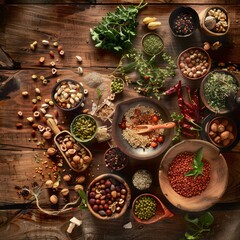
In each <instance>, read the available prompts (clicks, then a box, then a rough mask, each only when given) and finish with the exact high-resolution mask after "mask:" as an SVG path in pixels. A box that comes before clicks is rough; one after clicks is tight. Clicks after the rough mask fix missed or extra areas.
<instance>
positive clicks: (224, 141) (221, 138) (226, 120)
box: [200, 114, 239, 152]
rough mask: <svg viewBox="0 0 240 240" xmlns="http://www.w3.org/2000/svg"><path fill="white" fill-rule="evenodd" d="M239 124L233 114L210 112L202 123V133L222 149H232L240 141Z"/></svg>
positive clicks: (222, 150) (202, 135) (203, 136)
mask: <svg viewBox="0 0 240 240" xmlns="http://www.w3.org/2000/svg"><path fill="white" fill-rule="evenodd" d="M238 125H239V124H238V123H237V120H236V119H235V117H234V116H233V115H232V114H220V115H219V114H218V115H216V114H210V115H208V116H207V117H206V118H205V119H204V120H203V123H202V128H203V131H201V133H200V135H201V138H202V139H203V140H207V141H209V142H211V143H212V144H214V145H215V146H216V147H218V148H219V149H220V151H221V152H226V151H230V150H231V149H232V148H233V147H235V146H236V144H237V143H238V142H239V126H238Z"/></svg>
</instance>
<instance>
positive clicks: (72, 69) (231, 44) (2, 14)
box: [0, 0, 240, 240]
mask: <svg viewBox="0 0 240 240" xmlns="http://www.w3.org/2000/svg"><path fill="white" fill-rule="evenodd" d="M129 2H131V3H134V4H137V3H138V1H137V0H133V1H129ZM129 2H128V1H117V0H112V1H107V0H100V1H86V0H85V1H71V0H70V1H63V0H55V1H40V0H34V1H28V0H20V1H19V0H12V1H8V0H6V1H5V3H4V1H1V3H2V4H1V5H0V45H1V48H2V50H4V52H5V54H4V52H1V59H0V61H1V62H0V63H1V65H2V66H3V67H2V68H1V70H0V193H1V194H0V209H1V212H0V234H1V235H0V236H1V237H0V238H1V239H4V240H7V239H9V240H10V239H19V240H20V239H34V238H35V239H48V240H49V239H106V240H107V239H114V240H116V239H121V240H122V239H168V240H169V239H179V238H180V237H182V236H183V235H184V233H185V231H186V223H185V221H184V219H183V216H184V214H185V213H184V212H183V211H180V210H179V209H176V208H175V207H173V206H172V205H171V204H170V203H169V202H168V201H167V200H166V198H164V196H162V193H161V191H160V188H159V183H158V177H157V173H158V168H159V164H160V161H161V156H160V157H158V158H157V159H152V160H149V161H137V160H134V159H132V160H131V163H130V166H129V167H128V169H125V170H123V171H122V172H120V173H119V175H121V176H123V177H124V178H125V179H126V181H127V182H128V183H129V184H130V185H131V176H132V174H133V173H134V172H135V171H136V170H137V169H140V168H146V169H149V170H150V171H151V172H152V174H153V176H154V181H153V186H152V187H151V189H150V192H152V193H154V194H156V195H157V196H158V197H160V199H161V200H162V201H163V202H164V204H166V206H167V207H168V208H169V209H170V210H171V211H172V212H173V213H174V214H175V215H174V217H172V218H169V219H166V220H163V221H160V222H158V223H155V224H152V225H141V224H138V223H136V222H135V221H134V220H133V218H132V215H131V208H130V207H131V206H130V207H129V209H128V210H127V212H126V214H125V215H124V216H123V217H121V218H119V219H117V220H114V221H109V222H105V221H100V220H98V219H96V218H94V217H93V216H92V215H91V214H90V212H89V211H88V210H80V209H79V208H77V207H76V208H74V209H73V210H72V211H70V212H67V213H65V214H61V215H59V216H48V215H46V214H43V213H41V212H40V211H39V210H38V209H37V208H36V205H35V203H34V202H33V203H32V204H29V205H25V203H27V202H28V201H27V200H24V199H23V198H22V197H20V196H19V195H18V192H19V190H18V189H16V186H20V187H23V186H28V187H29V188H31V187H32V184H33V183H34V182H37V183H38V184H39V185H41V184H42V183H44V182H45V181H46V179H48V172H50V173H51V168H49V167H46V165H48V166H52V162H51V160H50V159H49V158H48V157H47V156H46V154H45V152H46V149H47V147H48V146H51V144H52V141H47V142H46V143H45V144H41V143H42V139H41V134H39V132H37V135H36V139H37V140H36V141H34V140H33V137H32V136H31V132H32V128H31V126H30V125H29V124H28V123H27V120H26V117H28V116H31V115H32V108H33V104H32V103H31V99H32V98H34V97H35V93H34V89H35V88H36V87H38V88H39V89H40V90H41V96H42V100H41V101H39V102H38V103H37V105H38V106H40V105H41V104H42V103H43V101H44V99H47V98H50V97H51V89H52V87H53V85H54V84H55V82H56V80H57V79H64V78H73V79H75V80H77V81H80V82H82V83H83V85H84V87H85V88H86V89H88V90H89V93H88V96H87V97H86V101H85V107H84V108H86V109H87V108H88V109H91V106H92V101H94V102H97V99H98V95H97V91H96V89H94V88H91V87H89V86H87V85H86V83H85V82H84V76H86V75H87V74H88V73H90V72H93V71H95V72H98V73H100V74H103V75H109V74H111V72H112V71H113V70H114V69H115V68H116V66H117V65H118V62H119V59H120V55H117V54H114V53H111V52H106V51H102V50H97V49H96V48H95V47H94V45H93V42H92V41H91V38H90V34H89V29H90V28H92V27H94V26H96V25H97V23H98V22H99V21H100V20H101V18H102V17H103V16H105V15H106V13H107V12H110V11H114V10H115V8H116V6H117V5H119V4H129ZM148 2H149V4H148V6H147V7H146V8H144V9H143V10H142V11H141V12H140V14H139V16H138V20H139V25H138V27H137V32H138V34H137V36H136V38H135V41H134V45H135V47H137V48H140V40H141V38H142V36H143V35H144V34H145V33H146V32H148V30H147V29H146V28H145V27H144V26H143V25H142V19H143V18H144V17H146V16H156V17H157V18H158V19H159V20H160V21H161V22H162V26H161V28H159V29H158V30H157V31H156V32H157V33H159V34H160V35H161V36H162V37H163V39H164V42H165V51H166V52H167V53H168V54H170V55H171V56H173V57H174V58H176V57H177V56H178V54H179V53H180V52H181V51H182V50H183V49H185V48H187V47H191V46H202V45H203V42H205V41H210V42H215V41H218V40H219V41H220V42H221V43H222V44H223V46H222V47H221V48H220V49H219V50H218V51H215V52H214V51H212V52H211V57H212V58H213V59H214V60H216V61H219V62H229V61H230V62H232V63H239V58H240V31H239V24H240V23H239V12H240V5H239V3H238V1H237V0H235V1H226V0H220V1H216V0H211V1H206V0H203V1H201V2H198V3H196V1H191V0H188V1H180V0H174V1H160V0H159V1H154V0H151V1H148ZM182 4H185V5H189V6H191V7H192V8H194V9H195V10H196V11H197V12H198V13H200V12H201V11H202V10H203V9H205V8H206V7H208V6H212V5H221V6H223V7H225V8H226V9H227V10H228V12H229V16H230V18H231V28H230V31H229V33H228V34H227V36H225V37H221V38H214V37H209V36H206V35H205V34H203V33H202V32H200V31H197V32H196V33H195V34H194V35H193V36H192V37H190V38H187V39H178V38H175V37H174V36H173V35H172V34H171V32H170V29H169V25H168V18H169V14H170V13H171V11H172V10H173V9H175V8H176V7H178V6H180V5H182ZM44 39H45V40H48V41H49V42H50V44H52V43H53V42H54V41H57V42H59V44H60V45H62V47H63V49H64V52H65V55H64V57H63V58H61V57H59V56H55V60H56V59H58V61H57V64H56V68H57V75H56V76H52V74H51V67H50V66H49V63H50V61H51V60H52V59H51V58H50V57H49V55H48V52H49V50H50V49H53V50H54V47H52V45H51V46H49V47H44V46H43V45H42V44H41V41H42V40H44ZM34 41H38V45H37V48H36V50H35V51H32V50H30V44H31V43H33V42H34ZM54 51H55V50H54ZM6 54H7V55H6ZM76 55H79V56H81V57H82V59H83V61H82V63H81V64H80V63H78V62H77V61H76V57H75V56H76ZM9 56H11V58H12V59H10V58H9ZM40 57H45V58H46V60H45V63H44V64H43V65H41V64H39V58H40ZM79 66H81V67H82V68H83V71H84V73H83V75H80V74H79V73H78V67H79ZM33 74H36V75H37V76H44V77H49V83H48V84H47V85H43V84H42V82H41V81H40V80H37V81H33V80H32V77H31V76H32V75H33ZM236 76H237V75H236ZM237 77H238V76H237ZM179 79H182V80H183V82H185V84H189V85H190V86H191V87H198V86H199V84H200V82H199V81H196V82H194V83H190V82H188V81H186V80H185V79H183V78H182V77H181V76H180V74H179V73H178V71H177V73H176V77H175V78H174V79H173V80H169V81H167V83H166V89H167V88H168V87H170V86H172V85H173V84H174V82H177V81H178V80H179ZM104 84H105V91H103V97H102V98H101V101H102V100H103V99H104V98H106V97H107V96H108V94H109V84H110V81H109V79H108V80H107V79H106V80H105V82H104ZM23 91H28V92H29V94H30V95H29V97H27V98H23V97H22V94H21V93H22V92H23ZM136 96H138V94H137V93H136V92H134V90H133V88H132V87H131V86H129V87H125V90H124V93H123V94H122V95H121V96H120V97H118V98H116V100H115V101H114V104H116V103H118V102H120V101H122V100H125V99H129V98H132V97H136ZM161 102H162V103H163V104H165V105H167V107H168V109H169V111H170V112H173V111H177V109H178V106H177V98H176V96H173V97H171V98H163V99H162V100H161ZM54 109H56V108H55V107H54ZM18 111H22V112H23V113H24V118H23V119H19V118H18V116H17V112H18ZM51 111H52V112H53V109H52V110H51ZM80 112H81V111H79V113H80ZM72 118H73V116H72V115H69V114H64V113H63V112H61V111H59V118H58V119H59V121H60V124H61V125H62V126H63V127H64V128H65V129H69V123H70V121H71V119H72ZM41 121H42V120H41V119H40V120H39V121H38V123H42V122H41ZM18 122H22V123H23V128H22V129H20V130H19V129H16V126H15V125H16V123H18ZM239 147H240V145H237V146H236V147H235V148H234V149H233V150H232V151H231V152H227V153H224V156H225V158H226V161H227V164H228V168H229V184H228V187H227V190H226V193H225V194H224V196H223V197H222V198H221V201H220V202H219V203H218V204H216V205H215V206H214V207H212V208H211V209H210V210H209V211H211V213H212V214H213V215H214V217H215V222H214V231H215V233H214V235H213V236H212V237H211V239H215V240H216V239H218V240H220V239H228V240H235V239H239V236H240V230H239V229H240V220H239V214H240V205H239V202H240V173H239V171H240V157H239V150H240V148H239ZM107 148H108V144H107V143H101V144H99V145H97V146H96V145H95V146H94V147H90V149H91V151H92V153H93V155H94V161H93V163H92V165H91V167H90V168H89V169H88V170H87V171H86V173H84V174H85V176H86V178H87V179H86V182H85V185H86V186H87V184H88V183H89V182H90V181H91V180H92V179H93V178H94V177H96V176H98V175H100V174H102V173H105V172H109V170H108V169H107V168H106V167H105V164H104V161H103V154H104V151H105V150H106V149H107ZM45 162H46V163H45ZM41 168H42V169H43V170H42V171H41ZM61 169H62V170H61V171H63V169H65V171H66V173H67V172H69V169H68V168H67V167H65V166H64V167H63V168H61ZM63 174H64V173H61V175H63ZM65 184H66V183H65V182H64V181H61V183H60V188H61V187H64V185H65ZM73 186H74V184H71V185H70V186H69V188H70V189H73ZM132 191H133V192H132V199H134V197H136V196H137V195H138V194H139V192H137V191H136V190H134V188H132ZM40 202H41V206H42V207H43V208H44V209H50V210H51V205H50V202H49V194H48V192H47V191H43V193H42V194H41V201H40ZM63 204H64V202H63V201H61V202H60V206H61V205H63ZM73 216H75V217H77V218H78V219H82V220H83V224H82V226H81V227H77V228H75V229H74V231H73V233H72V234H67V233H66V229H67V227H68V225H69V219H70V218H71V217H73ZM129 222H132V228H131V229H124V228H123V225H124V224H126V223H129Z"/></svg>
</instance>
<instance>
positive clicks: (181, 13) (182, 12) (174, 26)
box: [169, 6, 199, 37]
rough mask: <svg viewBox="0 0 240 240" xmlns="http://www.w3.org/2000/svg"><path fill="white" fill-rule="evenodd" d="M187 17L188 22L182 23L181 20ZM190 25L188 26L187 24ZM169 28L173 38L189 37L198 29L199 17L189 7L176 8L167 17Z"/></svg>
mask: <svg viewBox="0 0 240 240" xmlns="http://www.w3.org/2000/svg"><path fill="white" fill-rule="evenodd" d="M183 17H187V18H188V21H187V22H185V23H184V24H183V23H182V18H183ZM178 20H180V21H181V27H179V26H178V25H179V24H178ZM189 23H190V24H189ZM169 26H170V28H171V31H172V33H173V35H174V36H176V37H189V36H191V35H192V34H193V33H194V32H195V31H196V29H198V27H199V17H198V14H197V12H196V11H195V10H194V9H193V8H191V7H184V6H182V7H178V8H176V9H175V10H173V11H172V13H171V14H170V16H169ZM186 29H187V30H186Z"/></svg>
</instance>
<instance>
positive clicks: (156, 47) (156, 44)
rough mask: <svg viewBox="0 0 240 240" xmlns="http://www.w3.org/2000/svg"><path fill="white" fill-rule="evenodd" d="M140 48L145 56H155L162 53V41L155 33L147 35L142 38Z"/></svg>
mask: <svg viewBox="0 0 240 240" xmlns="http://www.w3.org/2000/svg"><path fill="white" fill-rule="evenodd" d="M142 48H143V51H144V52H145V53H146V54H147V55H150V56H156V55H158V54H160V53H161V52H162V51H163V48H164V42H163V39H162V38H161V36H159V35H158V34H156V33H147V34H145V35H144V36H143V38H142Z"/></svg>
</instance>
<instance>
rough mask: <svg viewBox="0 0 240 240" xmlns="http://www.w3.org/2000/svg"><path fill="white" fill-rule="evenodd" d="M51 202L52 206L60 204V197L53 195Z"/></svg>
mask: <svg viewBox="0 0 240 240" xmlns="http://www.w3.org/2000/svg"><path fill="white" fill-rule="evenodd" d="M49 200H50V202H51V203H52V204H57V203H58V197H57V196H56V195H52V196H51V197H50V199H49Z"/></svg>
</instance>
